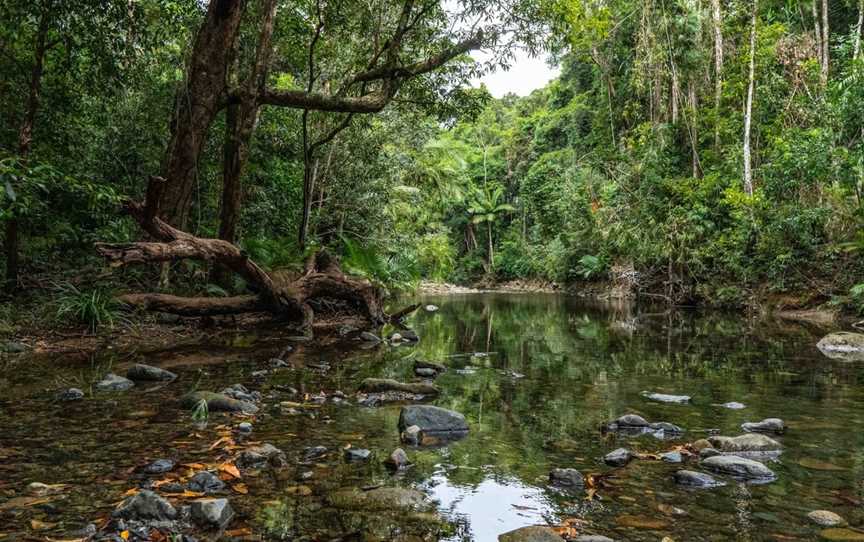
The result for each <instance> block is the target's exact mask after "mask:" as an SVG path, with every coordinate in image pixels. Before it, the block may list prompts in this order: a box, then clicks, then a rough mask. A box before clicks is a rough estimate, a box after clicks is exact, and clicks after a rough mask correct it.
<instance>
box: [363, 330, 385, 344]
mask: <svg viewBox="0 0 864 542" xmlns="http://www.w3.org/2000/svg"><path fill="white" fill-rule="evenodd" d="M360 338H361V339H363V340H364V341H365V342H367V343H373V344H377V343H380V342H381V337H379V336H378V335H375V334H374V333H370V332H368V331H364V332H363V333H361V334H360Z"/></svg>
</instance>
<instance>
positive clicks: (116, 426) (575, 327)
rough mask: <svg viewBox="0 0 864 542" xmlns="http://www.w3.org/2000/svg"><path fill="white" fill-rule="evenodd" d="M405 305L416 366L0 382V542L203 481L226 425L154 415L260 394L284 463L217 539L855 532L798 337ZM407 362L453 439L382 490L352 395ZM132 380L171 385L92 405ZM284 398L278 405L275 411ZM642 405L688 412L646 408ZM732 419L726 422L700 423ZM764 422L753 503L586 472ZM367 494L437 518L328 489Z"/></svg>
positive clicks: (841, 417)
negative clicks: (432, 379)
mask: <svg viewBox="0 0 864 542" xmlns="http://www.w3.org/2000/svg"><path fill="white" fill-rule="evenodd" d="M422 301H423V303H432V304H435V305H438V306H439V307H440V309H439V310H438V311H435V312H426V311H423V310H421V311H420V312H418V313H416V314H415V315H413V316H412V317H411V322H410V323H411V325H412V327H413V328H414V329H415V330H416V331H417V332H418V333H419V335H420V336H421V341H420V343H419V344H418V345H416V346H400V347H388V346H380V347H378V348H374V349H369V350H358V349H357V348H356V347H355V346H353V344H354V343H351V342H348V341H346V343H343V344H337V345H334V346H331V347H326V348H318V347H314V346H312V345H308V344H303V343H292V342H291V340H289V339H287V338H280V337H278V336H276V335H273V334H270V335H261V336H257V337H254V339H255V340H249V338H248V337H245V338H244V337H238V338H237V339H236V340H233V341H221V342H219V343H213V344H209V345H203V346H198V347H196V346H191V347H190V346H186V347H184V348H182V349H176V350H169V351H163V352H155V353H149V354H134V355H129V354H125V355H120V354H112V353H110V352H103V353H100V354H99V355H97V356H95V357H93V358H89V359H78V360H74V359H63V358H62V357H60V358H40V359H36V358H33V359H28V360H24V359H23V358H22V359H18V360H16V361H6V362H5V363H6V365H5V367H4V374H3V376H2V378H3V382H2V384H3V386H2V387H3V389H4V390H5V391H4V396H3V397H2V398H0V407H2V411H3V415H2V418H0V524H3V527H0V532H4V531H9V532H10V533H11V532H16V533H19V534H21V533H28V532H30V531H32V530H33V526H34V525H48V527H47V530H46V531H45V532H55V531H56V532H62V530H63V529H65V528H68V527H69V526H71V525H73V524H75V523H76V522H80V521H81V520H85V519H91V520H92V519H93V518H98V517H103V516H105V515H107V514H108V513H109V512H110V510H111V508H112V505H113V504H115V503H116V502H117V501H119V500H120V498H121V495H122V494H123V492H124V491H126V490H127V489H128V488H130V487H134V485H135V484H136V483H139V482H140V480H139V481H136V480H134V479H130V476H131V475H130V473H131V472H133V471H134V468H135V467H136V466H138V465H141V464H143V463H144V462H146V461H147V460H150V459H154V458H157V457H169V458H172V459H175V460H177V461H178V462H184V463H192V462H197V461H199V460H200V461H201V462H204V461H205V460H204V459H203V458H206V457H207V456H208V453H209V454H210V455H212V451H210V450H209V446H210V443H211V442H213V441H215V440H216V439H217V438H218V433H217V427H218V426H219V425H231V424H236V423H237V422H238V421H239V420H236V419H232V418H230V417H228V416H227V415H213V420H212V421H211V423H210V424H209V426H208V428H207V429H205V430H200V431H198V430H195V429H193V427H192V425H191V423H190V420H189V416H188V414H187V413H185V412H182V411H180V410H179V409H178V408H177V407H176V405H175V404H174V402H173V399H174V398H176V397H177V396H179V395H180V394H182V393H184V392H186V391H190V390H192V389H196V388H197V389H216V390H218V389H221V388H222V387H224V386H226V385H229V384H232V383H235V382H241V383H243V384H245V385H247V386H248V387H249V388H251V389H256V390H260V391H261V392H262V393H263V395H264V400H263V404H264V405H265V406H264V408H262V412H261V413H260V414H259V415H258V416H257V417H256V418H255V419H254V424H255V430H254V433H253V436H252V437H249V439H250V441H254V442H272V443H273V444H275V445H276V446H278V447H280V448H282V449H284V450H285V451H286V452H287V453H288V455H289V466H288V468H286V469H283V470H282V471H280V472H272V473H259V474H258V475H257V476H256V475H250V476H248V477H244V482H246V483H247V484H248V489H249V491H248V493H246V494H237V495H232V497H231V499H232V503H233V504H234V505H235V508H236V509H237V511H238V516H237V519H236V520H235V525H233V526H248V528H249V529H251V531H252V532H254V533H256V534H259V535H261V536H262V537H264V538H265V539H279V538H285V539H294V538H299V539H303V538H305V539H309V540H317V539H332V538H340V537H341V538H342V539H352V540H372V539H381V540H389V539H394V538H395V537H396V535H397V534H401V535H404V536H408V535H415V536H418V537H421V538H425V539H442V540H477V541H489V540H497V537H498V535H499V534H501V533H503V532H506V531H509V530H512V529H515V528H517V527H520V526H524V525H533V524H547V523H549V524H557V523H559V522H561V521H562V520H564V519H566V518H578V519H580V520H581V521H582V523H581V524H580V525H581V526H580V527H579V529H580V531H581V532H583V533H596V534H603V535H606V536H609V537H611V538H614V539H617V540H655V541H656V540H660V539H661V538H662V537H664V536H670V537H672V538H673V539H675V540H754V541H755V540H766V539H777V540H788V539H801V540H806V539H812V538H816V537H818V533H819V528H818V527H816V526H814V525H813V524H811V523H810V522H809V520H808V519H807V517H806V514H807V513H808V512H810V511H812V510H818V509H827V510H832V511H834V512H837V513H839V514H840V515H842V516H843V517H844V518H845V519H846V520H847V521H849V523H850V524H851V525H852V526H853V527H857V526H862V525H864V509H862V507H861V503H862V498H864V496H862V483H861V478H862V474H864V452H862V451H861V450H862V449H864V447H862V445H864V409H862V407H864V384H862V377H864V364H850V363H842V362H835V361H831V360H829V359H827V358H825V357H824V356H822V354H820V353H819V352H818V350H816V348H815V343H816V341H817V340H818V337H819V334H817V333H814V332H813V331H812V330H809V329H807V328H806V327H803V326H801V325H789V324H781V323H778V322H773V321H756V320H750V319H746V318H744V317H742V316H741V315H736V314H719V313H701V314H700V313H695V312H687V311H663V310H658V311H656V312H651V310H636V309H635V308H633V307H630V306H626V305H624V306H618V307H610V306H592V305H589V304H586V303H585V302H584V301H580V300H578V299H573V298H567V297H562V296H557V295H547V294H470V295H461V296H446V297H427V298H424V299H423V300H422ZM287 344H294V346H295V347H296V350H295V351H294V352H293V353H292V354H290V355H289V356H288V359H289V361H290V365H291V366H290V367H288V368H285V369H281V370H279V371H276V372H270V373H268V374H266V375H262V374H261V373H256V371H260V370H262V368H265V367H266V366H267V361H268V359H269V358H271V357H272V356H275V355H277V354H278V352H280V351H282V350H283V349H284V347H285V345H287ZM349 346H350V348H349ZM474 353H479V354H480V355H476V354H475V355H472V354H474ZM421 359H422V360H428V361H436V362H439V363H443V364H444V365H446V366H447V367H448V370H447V371H446V372H445V373H443V374H442V375H441V376H439V377H438V378H437V380H436V385H438V386H439V387H440V388H441V395H440V397H439V398H437V399H436V400H435V401H434V402H433V404H436V405H438V406H442V407H446V408H449V409H453V410H456V411H458V412H461V413H463V414H464V415H465V416H466V417H467V419H468V421H469V424H470V427H471V431H470V434H469V435H468V437H466V438H465V439H462V440H460V441H457V442H453V443H451V444H449V445H447V446H443V447H437V448H408V449H407V451H408V454H409V457H410V460H411V461H412V463H413V467H412V468H411V469H409V470H407V471H405V472H403V473H400V474H398V475H393V474H391V473H390V472H389V471H387V470H386V469H385V468H384V467H383V466H382V465H381V461H380V460H381V459H383V458H386V457H387V456H388V455H389V454H390V452H391V451H392V450H393V449H394V448H395V447H397V446H399V445H400V444H399V435H398V430H397V429H396V427H397V420H398V417H399V406H398V405H390V406H384V407H378V408H366V407H361V406H358V405H357V404H356V402H355V400H354V397H353V394H354V391H355V390H356V387H357V385H358V384H359V382H360V380H361V379H362V378H366V377H386V378H394V379H397V380H400V381H410V380H413V379H414V378H415V377H414V375H413V363H414V361H415V360H421ZM133 361H143V362H147V363H152V364H154V365H161V366H164V367H169V368H171V370H173V371H176V372H177V373H178V374H179V375H180V378H179V379H178V381H177V382H176V383H174V384H172V385H171V386H167V387H165V388H164V389H160V390H155V391H152V392H142V391H139V390H138V389H137V388H136V389H133V390H132V391H129V392H126V393H123V394H101V393H96V392H93V390H92V389H91V388H90V383H91V382H93V381H94V380H97V379H98V377H100V376H101V375H103V374H104V373H105V372H107V371H108V370H118V371H121V370H122V369H123V367H124V366H126V365H128V364H129V363H131V362H133ZM71 385H76V386H79V387H82V388H83V389H85V391H86V392H87V398H86V399H85V400H84V401H80V402H76V403H74V404H60V403H57V402H55V401H54V400H53V398H52V397H53V392H54V391H55V390H56V389H58V388H61V387H64V386H71ZM291 388H294V389H297V390H298V393H297V394H296V395H291V396H286V395H285V393H286V392H285V390H288V389H291ZM336 390H341V391H344V392H345V393H346V394H347V395H348V400H345V401H339V402H335V401H332V400H328V401H327V402H325V403H324V404H323V405H318V406H315V407H314V408H303V407H299V408H296V409H294V408H289V409H285V408H279V407H278V405H279V403H280V402H285V401H291V402H292V404H293V403H303V401H304V400H308V398H309V397H310V396H314V395H315V394H318V393H320V392H322V391H323V392H324V393H325V394H326V395H328V396H329V397H331V398H332V397H333V392H335V391H336ZM643 391H656V392H663V393H669V394H686V395H690V396H692V398H693V399H692V402H691V403H689V404H663V403H653V402H649V401H647V400H646V399H645V398H644V397H642V396H641V395H640V393H641V392H643ZM7 392H8V393H7ZM730 401H736V402H740V403H743V404H744V405H746V408H744V409H741V410H730V409H726V408H723V407H721V406H719V405H721V404H722V403H726V402H730ZM625 413H634V414H639V415H641V416H643V417H645V418H646V419H648V420H651V421H668V422H672V423H674V424H676V425H679V426H681V427H683V428H685V429H686V430H687V432H686V433H684V434H683V435H682V436H681V438H679V439H676V440H673V441H671V442H670V441H660V440H657V439H654V438H652V437H650V436H629V437H628V436H623V435H618V436H616V435H614V434H606V435H603V434H601V432H600V431H599V430H598V428H599V427H600V425H601V424H602V423H603V422H604V421H608V420H610V419H614V418H616V417H618V416H620V415H622V414H625ZM767 417H780V418H783V419H784V420H785V421H786V423H787V425H788V426H789V428H790V429H789V431H787V433H786V434H785V435H783V436H782V437H778V440H780V441H781V442H782V444H783V446H784V452H783V454H782V455H781V456H780V458H779V460H778V461H777V462H774V463H771V464H770V466H771V468H772V470H774V471H775V473H776V474H777V476H778V478H777V480H776V481H775V482H773V483H770V484H765V485H743V484H738V483H730V484H729V485H727V486H725V487H719V488H714V489H710V490H700V491H692V490H684V489H682V488H680V487H677V486H675V485H674V484H673V482H672V480H671V475H672V473H673V472H675V471H676V470H677V469H679V468H681V466H680V465H670V464H664V463H662V462H659V461H648V460H646V461H638V460H637V461H634V462H632V463H630V464H629V465H628V466H627V467H625V468H621V469H617V470H616V469H611V468H610V467H607V466H605V465H603V463H602V461H601V460H600V458H601V457H602V456H603V455H604V454H606V453H608V452H610V451H612V450H614V449H616V448H619V447H627V448H629V449H631V450H634V451H638V452H643V453H652V452H661V451H665V450H668V449H670V447H672V446H674V445H677V444H684V443H686V442H692V441H693V440H696V439H698V438H702V437H704V436H705V435H706V434H707V433H706V431H708V430H718V431H719V432H720V433H721V434H724V435H733V436H734V435H737V434H740V433H741V431H740V428H739V426H740V424H741V423H742V422H746V421H758V420H761V419H763V418H767ZM240 444H241V445H242V440H241V442H240ZM310 446H326V447H327V448H328V452H327V453H326V454H324V455H323V456H321V457H316V458H314V459H313V460H309V459H308V458H304V457H305V456H304V454H305V453H306V452H304V448H306V447H310ZM346 446H354V447H362V448H368V449H370V450H372V452H373V453H374V454H375V455H374V459H373V460H372V461H371V462H368V463H363V464H355V463H347V464H346V463H345V462H344V461H343V459H342V452H341V450H342V449H343V448H345V447H346ZM557 467H572V468H576V469H579V470H580V471H582V472H583V473H585V474H587V473H609V472H612V477H611V478H609V479H608V484H607V485H606V486H604V487H601V488H600V489H599V490H598V492H597V496H598V497H599V498H598V499H594V500H590V501H589V500H586V499H585V498H584V497H585V494H584V493H583V492H579V493H572V494H568V493H562V492H559V491H555V490H553V489H552V488H550V487H549V486H548V484H547V479H548V472H549V471H550V470H551V469H552V468H557ZM686 468H690V469H694V470H698V465H696V464H695V463H693V464H689V465H688V466H687V467H686ZM613 471H614V472H613ZM33 481H39V482H44V483H55V484H56V483H63V484H68V485H69V489H68V490H67V493H66V494H65V495H63V498H62V499H59V500H57V501H53V502H51V503H47V504H37V505H33V506H15V505H9V504H8V503H9V502H12V501H13V499H15V498H16V497H18V496H20V495H21V492H22V488H23V487H25V486H26V485H27V484H28V483H30V482H33ZM377 486H383V487H384V488H388V487H401V488H407V489H411V490H419V491H421V492H422V493H423V494H425V495H426V496H428V497H429V498H430V499H431V500H432V501H433V503H434V505H435V506H434V509H435V510H437V511H438V512H439V513H440V517H439V515H438V514H435V513H433V512H434V510H432V509H428V510H427V509H425V508H424V507H422V506H421V507H419V508H418V507H417V506H408V507H407V508H410V509H411V511H410V512H407V511H405V509H403V508H401V506H402V504H404V503H403V502H402V501H403V500H404V499H409V500H410V498H409V497H410V495H413V494H410V495H409V494H399V495H396V496H395V497H394V496H393V495H388V494H384V493H381V494H380V496H381V499H380V500H378V501H373V500H372V499H371V498H366V499H365V500H363V499H361V501H362V502H355V500H356V499H354V497H356V495H355V494H354V493H357V490H354V493H351V492H350V491H347V490H346V489H345V488H366V489H368V488H370V487H377ZM340 491H341V493H340ZM360 493H362V492H360ZM334 495H337V496H338V498H337V497H334ZM364 497H365V495H364ZM408 504H409V505H410V504H412V503H408ZM34 519H36V520H38V521H39V522H41V523H39V524H33V523H32V520H34ZM52 529H54V530H53V531H52ZM31 534H32V533H31ZM376 537H377V538H376ZM409 539H410V538H405V540H409ZM0 540H2V538H0Z"/></svg>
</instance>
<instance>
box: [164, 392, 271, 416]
mask: <svg viewBox="0 0 864 542" xmlns="http://www.w3.org/2000/svg"><path fill="white" fill-rule="evenodd" d="M201 401H206V402H207V408H208V409H209V410H210V411H211V412H242V413H244V414H255V413H256V412H258V407H257V406H256V405H255V404H253V403H250V402H249V401H240V400H238V399H234V398H232V397H228V396H227V395H225V394H223V393H215V392H212V391H193V392H192V393H187V394H186V395H184V396H183V397H181V398H180V405H181V406H182V407H183V408H188V409H192V408H195V407H196V406H198V403H200V402H201Z"/></svg>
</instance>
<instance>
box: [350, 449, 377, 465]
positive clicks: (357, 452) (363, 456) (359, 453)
mask: <svg viewBox="0 0 864 542" xmlns="http://www.w3.org/2000/svg"><path fill="white" fill-rule="evenodd" d="M371 457H372V452H371V451H369V450H367V449H365V448H348V449H347V450H345V461H347V462H349V463H356V462H360V461H369V458H371Z"/></svg>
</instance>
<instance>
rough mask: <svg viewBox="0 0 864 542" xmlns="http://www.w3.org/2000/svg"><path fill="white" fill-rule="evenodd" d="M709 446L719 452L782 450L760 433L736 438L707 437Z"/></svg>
mask: <svg viewBox="0 0 864 542" xmlns="http://www.w3.org/2000/svg"><path fill="white" fill-rule="evenodd" d="M708 442H710V443H711V446H712V447H714V448H715V449H717V450H720V451H721V452H773V451H778V450H780V449H782V448H783V445H781V444H780V443H779V442H777V441H776V440H774V439H772V438H771V437H768V436H766V435H763V434H761V433H747V434H744V435H739V436H737V437H722V436H713V437H708Z"/></svg>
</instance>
